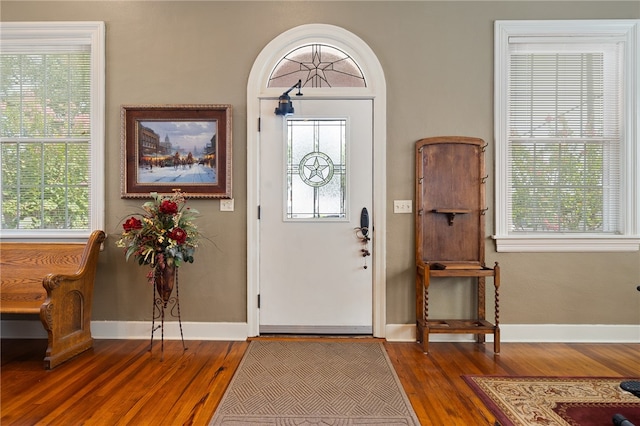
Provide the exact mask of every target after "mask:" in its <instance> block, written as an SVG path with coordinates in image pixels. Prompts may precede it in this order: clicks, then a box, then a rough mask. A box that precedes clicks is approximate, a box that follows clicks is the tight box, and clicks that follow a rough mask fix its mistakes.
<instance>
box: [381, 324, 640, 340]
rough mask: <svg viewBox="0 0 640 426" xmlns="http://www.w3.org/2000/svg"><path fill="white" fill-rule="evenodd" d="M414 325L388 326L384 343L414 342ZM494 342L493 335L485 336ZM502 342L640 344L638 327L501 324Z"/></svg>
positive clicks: (458, 336)
mask: <svg viewBox="0 0 640 426" xmlns="http://www.w3.org/2000/svg"><path fill="white" fill-rule="evenodd" d="M415 336H416V326H415V325H414V324H387V341H389V342H415V341H416V339H415ZM486 338H487V342H493V335H490V334H488V335H487V336H486ZM429 341H430V342H473V341H474V336H473V335H471V334H432V335H430V338H429ZM500 342H501V343H640V326H639V325H638V324H500Z"/></svg>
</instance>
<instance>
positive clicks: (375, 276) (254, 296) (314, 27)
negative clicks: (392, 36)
mask: <svg viewBox="0 0 640 426" xmlns="http://www.w3.org/2000/svg"><path fill="white" fill-rule="evenodd" d="M310 44H319V45H326V46H331V47H335V48H337V49H339V50H340V51H342V52H345V53H346V54H347V55H349V57H351V58H353V60H354V61H355V63H357V65H358V66H359V67H360V69H361V71H362V74H363V75H364V76H365V78H366V80H367V84H366V86H365V87H337V88H336V87H313V88H305V98H306V99H311V98H312V99H316V100H331V101H333V102H341V100H346V99H350V100H369V101H370V103H371V105H372V109H371V111H372V113H371V116H372V138H371V144H372V146H371V152H372V167H373V171H374V172H373V173H372V192H373V200H372V208H371V213H372V214H371V216H372V217H373V218H374V219H373V223H372V228H373V234H374V238H373V239H372V246H371V247H370V251H371V257H370V259H371V260H370V261H369V268H371V272H372V278H371V280H372V283H371V292H372V298H371V300H372V317H373V318H372V328H373V335H374V336H376V337H384V335H385V324H386V288H385V287H386V285H385V281H386V280H385V276H386V266H385V259H386V249H385V247H386V238H385V233H386V229H385V228H386V206H385V204H386V84H385V79H384V73H383V71H382V68H381V66H380V63H379V61H378V60H377V58H376V56H375V54H374V53H373V51H372V50H371V49H370V48H369V47H368V46H367V44H366V43H365V42H364V41H363V40H361V39H360V38H359V37H357V36H356V35H354V34H352V33H350V32H349V31H346V30H344V29H342V28H339V27H336V26H332V25H326V24H309V25H302V26H300V27H296V28H293V29H291V30H289V31H286V32H285V33H283V34H281V35H280V36H278V37H276V38H275V39H274V40H273V41H272V42H270V43H269V44H268V45H267V46H266V47H265V48H264V49H263V50H262V52H261V53H260V54H259V55H258V57H257V58H256V61H255V62H254V65H253V67H252V70H251V73H250V76H249V80H248V85H247V323H248V334H249V336H256V335H258V334H259V332H260V331H259V324H260V323H259V292H260V261H261V253H260V247H261V245H260V226H261V225H260V216H259V214H260V213H259V208H260V202H261V198H260V197H261V194H260V191H261V187H260V179H261V176H260V165H261V154H260V143H261V133H260V124H259V118H260V114H261V102H264V101H272V102H273V106H274V107H275V106H276V104H277V100H278V97H279V96H280V95H281V94H282V92H283V88H282V87H269V79H270V78H271V77H272V75H273V70H274V68H275V67H276V64H278V63H279V61H280V60H281V59H282V58H284V57H285V56H287V55H288V54H290V53H291V52H292V51H294V50H295V49H297V48H299V47H301V46H305V45H310Z"/></svg>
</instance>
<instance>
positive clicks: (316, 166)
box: [304, 157, 329, 180]
mask: <svg viewBox="0 0 640 426" xmlns="http://www.w3.org/2000/svg"><path fill="white" fill-rule="evenodd" d="M304 167H305V169H308V170H309V172H310V173H309V176H307V178H308V179H312V178H314V177H316V176H318V177H319V178H320V179H321V180H324V179H325V176H324V173H323V171H324V169H326V168H327V167H329V166H328V165H327V164H320V161H318V157H315V160H314V162H313V163H312V164H305V165H304Z"/></svg>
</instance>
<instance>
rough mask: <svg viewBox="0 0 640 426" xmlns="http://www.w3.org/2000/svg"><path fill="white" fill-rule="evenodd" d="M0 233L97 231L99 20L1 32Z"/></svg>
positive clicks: (100, 220) (39, 235)
mask: <svg viewBox="0 0 640 426" xmlns="http://www.w3.org/2000/svg"><path fill="white" fill-rule="evenodd" d="M0 38H1V39H2V51H1V52H0V117H1V118H0V164H1V170H2V171H1V175H0V188H1V192H0V209H1V218H0V236H1V237H2V238H3V239H14V238H15V239H40V240H67V239H81V238H86V237H87V236H88V235H89V234H90V233H91V231H93V230H96V229H104V113H105V107H104V87H105V84H104V69H105V48H104V40H105V29H104V23H102V22H61V23H56V22H29V23H20V22H4V23H2V26H1V27H0Z"/></svg>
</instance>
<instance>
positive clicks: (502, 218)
mask: <svg viewBox="0 0 640 426" xmlns="http://www.w3.org/2000/svg"><path fill="white" fill-rule="evenodd" d="M613 22H614V23H613V24H612V23H611V21H548V22H544V21H522V22H518V21H504V22H500V21H499V22H497V23H496V172H497V175H498V176H497V188H496V236H495V238H496V240H497V241H498V250H499V251H547V250H551V251H556V250H558V251H560V250H561V251H565V250H576V249H577V250H579V251H584V250H602V249H603V246H602V245H600V244H598V243H596V242H595V241H596V240H598V239H605V238H612V239H621V238H623V239H624V238H626V239H628V241H626V242H624V243H623V245H621V246H618V247H617V248H613V249H621V247H625V249H629V248H632V249H634V250H637V248H638V237H637V226H638V218H637V214H638V196H637V195H636V193H637V182H636V180H635V179H634V176H635V175H636V173H637V168H638V164H639V163H640V161H639V159H638V148H637V123H636V121H637V120H636V119H635V116H636V114H637V103H638V95H637V92H638V90H637V84H638V82H637V72H635V73H634V72H633V70H634V69H637V68H636V66H637V61H638V59H637V56H638V55H637V52H635V53H634V52H633V47H634V46H637V40H635V39H634V37H632V34H633V33H632V32H627V30H628V29H629V28H633V27H634V26H637V25H638V23H637V22H634V21H631V22H628V21H623V22H622V24H621V25H620V26H618V24H620V22H616V21H613ZM625 28H626V30H625ZM627 243H628V244H627ZM614 246H615V243H614V245H609V246H608V249H611V248H612V247H614Z"/></svg>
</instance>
